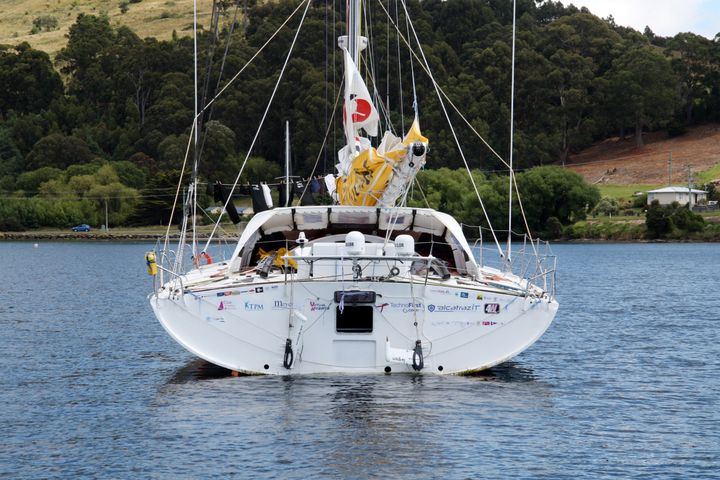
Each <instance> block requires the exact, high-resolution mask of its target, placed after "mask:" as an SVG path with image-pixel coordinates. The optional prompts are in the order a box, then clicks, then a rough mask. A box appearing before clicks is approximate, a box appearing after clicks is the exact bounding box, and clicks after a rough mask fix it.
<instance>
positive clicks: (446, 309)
mask: <svg viewBox="0 0 720 480" xmlns="http://www.w3.org/2000/svg"><path fill="white" fill-rule="evenodd" d="M482 308H483V307H482V305H433V304H430V305H428V306H427V309H428V312H430V313H457V312H470V313H473V312H477V311H481V310H482Z"/></svg>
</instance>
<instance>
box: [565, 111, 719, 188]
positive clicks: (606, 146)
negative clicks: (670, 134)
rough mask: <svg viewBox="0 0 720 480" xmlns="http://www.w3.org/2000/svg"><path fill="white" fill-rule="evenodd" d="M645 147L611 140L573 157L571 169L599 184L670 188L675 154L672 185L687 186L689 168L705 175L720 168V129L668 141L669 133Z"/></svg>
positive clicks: (649, 136) (702, 130)
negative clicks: (687, 168)
mask: <svg viewBox="0 0 720 480" xmlns="http://www.w3.org/2000/svg"><path fill="white" fill-rule="evenodd" d="M644 140H645V146H644V147H642V148H640V149H637V148H635V140H634V138H626V139H622V140H621V139H620V138H619V137H613V138H609V139H607V140H605V141H603V142H600V143H598V144H596V145H593V146H592V147H590V148H588V149H586V150H584V151H583V152H581V153H579V154H577V155H572V156H571V158H570V161H569V162H568V168H570V169H572V170H573V171H576V172H577V173H579V174H580V175H582V176H583V177H584V178H585V180H587V181H588V182H590V183H595V184H603V183H605V184H612V185H630V184H646V185H656V184H667V181H668V159H669V158H670V153H671V152H672V183H674V184H682V183H684V182H687V174H686V170H685V166H686V165H692V170H693V171H694V172H703V171H707V170H710V169H712V168H713V167H715V166H717V165H718V164H720V125H703V126H699V127H693V128H690V129H688V132H687V133H686V134H685V135H682V136H680V137H675V138H667V135H666V134H665V132H655V133H650V134H647V135H645V136H644Z"/></svg>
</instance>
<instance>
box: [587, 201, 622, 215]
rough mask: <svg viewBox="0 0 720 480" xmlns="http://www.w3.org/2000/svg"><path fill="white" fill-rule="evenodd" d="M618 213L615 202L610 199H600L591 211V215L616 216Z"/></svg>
mask: <svg viewBox="0 0 720 480" xmlns="http://www.w3.org/2000/svg"><path fill="white" fill-rule="evenodd" d="M619 212H620V206H619V205H618V202H617V200H615V199H614V198H610V197H603V198H602V199H600V201H599V202H598V204H597V205H595V208H594V209H593V211H592V213H593V215H606V216H608V215H617V214H618V213H619Z"/></svg>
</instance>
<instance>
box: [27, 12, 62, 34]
mask: <svg viewBox="0 0 720 480" xmlns="http://www.w3.org/2000/svg"><path fill="white" fill-rule="evenodd" d="M58 25H59V24H58V19H57V18H55V17H53V16H52V15H40V16H39V17H35V19H34V20H33V26H32V29H31V30H30V35H35V34H36V33H40V32H42V31H45V32H52V31H53V30H57V29H58Z"/></svg>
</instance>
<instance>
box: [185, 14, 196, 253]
mask: <svg viewBox="0 0 720 480" xmlns="http://www.w3.org/2000/svg"><path fill="white" fill-rule="evenodd" d="M197 52H198V48H197V0H194V1H193V56H194V61H193V78H194V86H195V98H194V99H193V105H194V107H195V108H194V110H195V119H194V123H195V131H194V132H193V134H194V135H193V170H192V183H191V184H190V195H189V196H188V198H186V199H185V201H186V202H190V201H192V205H191V206H192V209H193V210H192V252H193V255H196V254H197V243H196V241H197V239H196V238H195V213H196V210H195V205H196V204H197V194H196V192H197V183H196V182H197V176H198V163H199V161H200V159H199V157H198V148H197V147H198V127H199V125H198V121H199V118H198V117H199V114H198V67H197ZM191 199H192V200H191ZM183 213H185V212H183ZM183 223H186V222H183ZM184 230H185V229H184V227H183V231H184Z"/></svg>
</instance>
